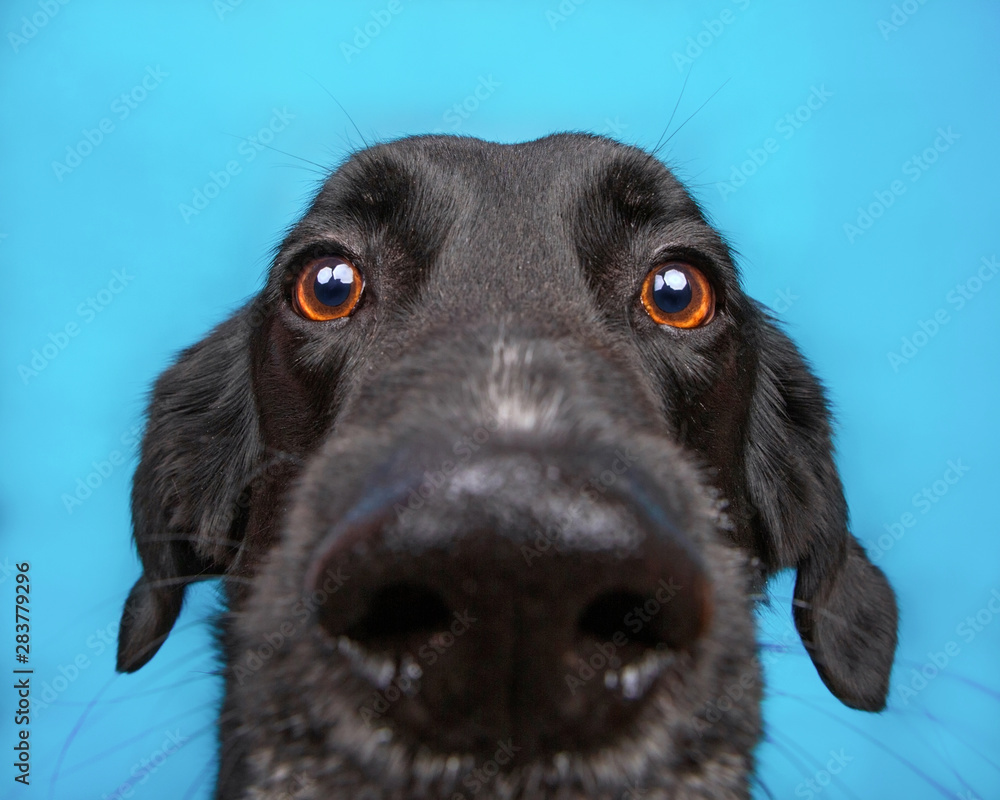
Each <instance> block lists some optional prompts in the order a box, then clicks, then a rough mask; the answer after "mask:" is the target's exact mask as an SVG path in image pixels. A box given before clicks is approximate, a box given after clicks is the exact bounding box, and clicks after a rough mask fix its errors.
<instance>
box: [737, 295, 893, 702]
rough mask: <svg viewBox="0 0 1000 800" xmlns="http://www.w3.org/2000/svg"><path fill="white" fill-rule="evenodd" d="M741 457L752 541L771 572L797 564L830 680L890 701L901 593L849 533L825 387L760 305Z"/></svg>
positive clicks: (813, 649) (800, 605) (801, 620)
mask: <svg viewBox="0 0 1000 800" xmlns="http://www.w3.org/2000/svg"><path fill="white" fill-rule="evenodd" d="M760 313H761V325H760V326H759V327H758V331H759V336H758V341H757V348H756V351H757V353H758V368H757V377H756V386H755V387H754V391H753V394H752V399H751V407H750V411H749V417H748V425H747V442H746V450H745V454H744V459H745V467H746V476H747V489H748V494H749V498H750V502H751V505H752V506H753V509H754V511H755V515H754V520H753V525H754V527H755V528H756V530H755V531H754V533H755V538H756V540H757V541H758V542H761V543H762V545H763V547H764V548H765V551H766V552H764V553H761V554H758V555H760V556H761V558H762V560H763V561H764V563H765V565H766V566H767V568H768V571H769V572H771V571H776V570H778V569H782V568H785V567H795V568H796V569H797V570H798V575H797V579H796V583H795V600H794V618H795V625H796V627H797V628H798V631H799V635H800V636H801V637H802V642H803V644H804V645H805V647H806V650H807V651H808V653H809V655H810V657H811V658H812V660H813V663H814V664H815V665H816V669H817V671H818V672H819V675H820V677H821V678H822V679H823V682H824V683H825V684H826V685H827V687H828V688H829V689H830V691H831V692H833V693H834V694H835V695H836V696H837V697H838V698H840V700H841V701H843V702H844V703H845V704H846V705H848V706H851V707H852V708H858V709H862V710H865V711H880V710H881V709H883V708H884V707H885V701H886V695H887V693H888V690H889V674H890V672H891V670H892V662H893V657H894V654H895V650H896V624H897V611H896V598H895V595H894V594H893V591H892V588H891V587H890V586H889V582H888V581H887V580H886V577H885V575H884V574H883V573H882V571H881V570H880V569H878V567H876V566H874V565H873V564H872V563H871V562H870V561H869V560H868V557H867V555H866V554H865V552H864V549H863V548H862V547H861V545H860V544H858V542H857V540H856V539H855V538H854V537H853V536H852V535H851V534H850V532H849V531H848V523H847V504H846V502H845V500H844V491H843V487H842V486H841V482H840V476H839V474H838V473H837V468H836V466H835V464H834V460H833V444H832V441H831V434H830V413H829V409H828V406H827V401H826V398H825V395H824V391H823V387H822V386H821V385H820V383H819V381H818V380H817V379H816V378H815V377H814V376H813V374H812V372H811V371H810V369H809V367H808V365H807V364H806V362H805V360H804V359H803V357H802V355H801V354H800V353H799V352H798V350H797V349H796V347H795V345H794V344H793V343H792V342H791V340H790V339H789V338H788V337H787V336H785V335H784V334H783V333H782V332H781V331H779V330H778V328H777V327H776V325H775V322H774V320H773V319H771V318H770V317H768V315H767V314H766V313H765V312H763V310H761V311H760Z"/></svg>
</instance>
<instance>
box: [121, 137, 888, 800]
mask: <svg viewBox="0 0 1000 800" xmlns="http://www.w3.org/2000/svg"><path fill="white" fill-rule="evenodd" d="M329 254H334V255H339V256H342V257H345V258H349V259H350V260H351V261H352V262H353V263H354V264H355V265H356V266H357V267H358V268H359V269H360V270H361V272H362V273H363V274H364V277H365V282H366V283H365V290H364V293H363V295H362V297H361V300H360V303H359V305H358V307H357V309H356V310H355V312H354V313H353V315H351V316H350V317H347V318H345V319H340V320H336V321H330V322H311V321H307V320H305V319H302V318H301V317H299V316H297V315H296V314H295V312H294V311H293V309H292V307H291V303H290V295H291V286H292V283H293V281H294V279H295V276H296V275H297V274H298V272H299V271H300V270H301V269H302V268H303V266H304V265H305V263H306V262H307V261H308V260H309V259H311V258H315V257H317V256H319V255H329ZM667 259H672V260H681V261H685V262H687V263H690V264H693V265H695V266H697V267H698V268H699V269H700V270H702V271H703V272H704V273H705V275H706V276H707V277H708V279H709V280H710V282H711V283H712V284H713V286H714V288H715V292H716V295H717V310H716V315H715V318H714V319H713V320H712V321H711V322H710V323H708V324H707V325H705V326H703V327H700V328H695V329H691V330H681V329H674V328H669V327H663V326H658V325H657V324H656V323H654V322H653V321H652V320H651V319H650V317H649V316H648V315H647V314H646V313H645V311H644V309H643V307H642V305H641V303H640V302H639V287H640V285H641V283H642V280H643V278H644V277H645V275H646V274H647V273H648V272H649V271H650V270H651V269H652V268H654V267H655V266H656V265H657V264H658V263H662V262H663V261H664V260H667ZM615 459H618V460H617V461H615ZM448 464H452V465H454V467H455V469H454V470H452V469H451V468H450V467H448V466H446V465H448ZM613 464H615V465H618V464H624V465H625V466H624V467H623V471H621V472H619V471H618V467H617V466H615V467H614V469H613V470H612V465H613ZM605 473H606V474H607V475H612V479H611V480H610V482H608V481H607V480H604V478H601V480H600V481H597V480H596V476H602V475H605ZM132 501H133V518H134V526H135V539H136V543H137V546H138V549H139V554H140V557H141V559H142V563H143V569H144V572H143V575H142V577H141V578H140V579H139V581H138V582H137V583H136V585H135V587H134V588H133V590H132V592H131V594H130V595H129V598H128V601H127V602H126V607H125V613H124V616H123V621H122V626H121V632H120V636H119V652H118V668H119V669H120V670H123V671H133V670H136V669H138V668H139V667H141V666H142V665H143V664H144V663H146V661H148V660H149V659H150V658H151V657H152V656H153V654H154V653H155V652H156V650H157V649H158V648H159V646H160V645H161V643H162V641H163V639H164V638H165V637H166V635H167V634H168V633H169V631H170V628H171V626H172V625H173V623H174V620H175V619H176V617H177V615H178V613H179V610H180V607H181V602H182V598H183V593H184V588H185V586H186V584H187V583H189V582H190V581H193V580H198V579H200V578H204V577H208V576H213V575H221V576H223V577H224V585H225V587H226V591H227V595H228V597H229V601H230V613H229V614H228V615H227V618H226V620H225V621H224V634H223V640H224V650H225V662H226V665H227V669H226V681H227V689H226V700H225V706H224V713H223V717H222V721H221V738H222V754H221V764H220V772H219V778H218V783H217V795H218V797H220V798H242V797H248V798H249V797H253V798H283V797H300V798H313V797H316V798H318V797H324V798H326V797H344V798H349V797H350V798H357V797H372V798H389V797H398V798H409V797H414V798H416V797H455V796H463V797H471V796H473V795H475V796H476V797H479V798H494V797H496V798H499V797H513V796H517V797H524V798H548V797H557V796H558V797H567V798H569V797H577V798H583V797H588V798H590V797H608V798H611V797H614V798H619V797H623V796H629V795H628V794H627V793H628V792H633V795H632V796H641V797H645V798H659V797H672V798H709V797H712V798H722V797H733V798H737V797H746V796H747V792H748V789H747V785H748V784H747V782H748V777H749V775H750V773H751V772H752V769H753V748H754V745H755V743H756V741H757V739H758V737H759V733H760V719H759V699H760V685H759V674H758V672H759V670H758V666H757V663H756V659H755V648H754V641H753V623H752V616H751V614H752V605H753V601H752V599H751V598H752V596H754V595H755V594H756V592H757V591H758V590H759V588H760V587H761V586H762V584H763V582H764V581H765V580H766V579H767V578H768V577H769V576H770V575H772V574H774V573H775V572H777V571H778V570H781V569H784V568H793V569H796V570H797V571H798V577H797V581H796V588H795V607H794V615H795V622H796V625H797V626H798V629H799V632H800V634H801V635H802V639H803V642H804V643H805V646H806V647H807V649H808V651H809V653H810V655H811V657H812V659H813V661H814V662H815V664H816V667H817V669H818V671H819V674H820V675H821V677H822V678H823V680H824V681H825V683H826V684H827V686H828V687H829V688H830V690H831V691H832V692H833V693H834V694H835V695H837V697H839V698H840V699H841V700H843V702H845V703H846V704H848V705H850V706H852V707H855V708H859V709H865V710H880V709H881V708H882V707H883V705H884V703H885V698H886V692H887V688H888V678H889V672H890V669H891V665H892V660H893V654H894V651H895V645H896V606H895V599H894V596H893V593H892V590H891V589H890V587H889V585H888V583H887V581H886V579H885V577H884V576H883V574H882V573H881V572H880V571H879V570H878V569H877V568H876V567H874V566H872V565H871V563H869V561H868V559H867V557H866V556H865V554H864V551H863V550H862V548H861V547H860V545H858V543H857V541H856V540H855V539H854V537H853V536H851V534H850V533H849V532H848V528H847V509H846V505H845V502H844V498H843V492H842V489H841V484H840V480H839V477H838V475H837V470H836V467H835V464H834V461H833V455H832V445H831V438H830V427H829V415H828V410H827V404H826V400H825V398H824V394H823V390H822V388H821V386H820V385H819V383H818V381H817V380H816V379H815V378H814V377H813V375H812V374H811V372H810V370H809V368H808V366H807V365H806V364H805V363H804V361H803V359H802V357H801V355H800V354H799V353H798V351H797V350H796V348H795V346H794V345H793V344H792V343H791V342H790V341H789V339H788V338H787V337H786V336H785V335H784V334H783V333H782V332H781V331H780V330H779V329H778V328H777V327H776V325H775V323H774V321H773V320H772V319H771V318H770V317H769V316H768V315H767V313H766V312H765V311H764V310H763V309H762V308H761V307H760V306H759V305H757V304H756V303H755V302H754V301H752V300H751V299H749V298H748V297H747V296H746V295H744V294H743V292H742V291H741V289H740V286H739V279H738V275H737V272H736V268H735V266H734V264H733V261H732V258H731V256H730V253H729V251H728V248H727V246H726V244H725V242H724V241H723V240H722V238H721V237H720V236H719V235H718V234H717V233H716V232H715V231H714V230H713V229H712V228H711V227H710V226H709V225H708V224H707V222H706V221H705V219H704V216H703V215H702V213H701V211H700V210H699V209H698V207H697V205H696V204H695V203H694V201H693V200H692V199H691V198H690V197H689V196H688V194H687V193H686V192H685V190H684V189H683V187H682V186H681V185H680V184H679V183H678V182H677V181H676V179H675V178H674V177H673V176H672V175H671V174H670V172H669V171H668V170H667V169H666V168H665V167H663V166H662V164H660V162H658V161H657V160H656V159H654V158H653V157H652V156H650V155H648V154H646V153H644V152H642V151H640V150H637V149H634V148H630V147H626V146H623V145H620V144H617V143H614V142H612V141H609V140H607V139H603V138H599V137H592V136H585V135H559V136H552V137H548V138H545V139H541V140H539V141H536V142H530V143H527V144H521V145H496V144H490V143H486V142H482V141H478V140H474V139H460V138H451V137H414V138H410V139H403V140H400V141H397V142H393V143H390V144H384V145H379V146H376V147H373V148H370V149H367V150H364V151H361V152H359V153H357V154H355V155H354V156H352V157H351V158H350V159H349V160H348V161H347V162H346V163H345V164H344V165H343V166H342V167H341V168H340V169H339V170H337V171H336V172H335V173H334V174H333V175H332V176H331V177H330V178H329V179H328V180H327V181H326V183H325V185H324V186H323V188H322V190H321V191H320V192H319V194H318V196H317V198H316V200H315V201H314V203H313V204H312V206H311V208H310V209H309V211H308V212H307V213H306V215H305V216H304V217H303V219H302V220H301V221H300V222H299V223H298V224H297V225H296V226H295V227H294V228H293V229H292V230H291V231H290V232H289V234H288V236H287V237H286V239H285V241H284V242H283V244H282V246H281V248H280V249H279V251H278V253H277V256H276V257H275V259H274V264H273V267H272V269H271V273H270V277H269V279H268V282H267V285H266V286H265V288H264V289H263V290H262V291H261V292H260V294H259V295H258V296H257V297H256V298H255V299H254V300H253V301H251V302H250V303H249V304H248V305H247V306H246V307H245V308H244V309H243V310H241V311H240V312H238V313H237V314H236V315H235V316H234V317H233V318H232V319H230V320H228V321H227V322H225V323H223V324H222V325H220V326H219V327H218V328H217V329H216V330H215V331H213V332H212V333H211V334H210V335H209V336H208V337H207V338H206V339H205V340H204V341H203V342H201V343H199V344H198V345H195V346H194V347H192V348H190V349H189V350H187V351H185V352H184V353H183V354H182V355H181V357H180V358H179V359H178V361H177V363H176V364H174V365H173V366H172V367H171V368H170V369H169V370H167V371H166V372H165V373H164V374H163V375H162V376H161V378H160V379H159V381H158V382H157V384H156V388H155V390H154V393H153V398H152V402H151V404H150V409H149V421H148V424H147V427H146V433H145V438H144V441H143V449H142V461H141V463H140V465H139V468H138V470H137V471H136V475H135V480H134V488H133V497H132ZM411 506H412V507H413V508H412V509H411V508H410V507H411ZM666 578H669V579H670V580H673V581H675V582H676V583H675V584H671V585H674V586H675V587H676V588H675V589H674V590H671V592H668V593H667V594H663V595H657V594H656V592H657V591H659V590H658V589H657V587H658V586H661V585H664V584H660V583H658V581H660V580H664V579H666ZM400 587H402V588H400ZM656 597H659V598H660V601H662V602H659V601H656V599H655V598H656ZM664 598H666V599H664ZM644 599H645V601H654V602H657V603H658V605H659V608H658V609H657V611H656V612H655V613H653V612H649V614H647V616H650V620H648V621H646V622H644V623H642V624H639V623H635V624H636V625H638V626H639V629H638V630H636V629H635V628H634V627H633V626H632V623H630V622H626V621H625V620H627V619H628V616H627V612H628V611H629V609H630V608H631V606H630V605H629V603H631V602H633V601H635V602H636V603H641V602H644ZM386 604H387V605H386ZM466 604H467V610H468V614H467V617H466V623H465V627H466V630H463V631H461V632H460V633H458V634H454V633H453V634H452V642H453V643H452V644H449V645H447V646H445V645H444V644H442V642H445V641H447V635H446V634H447V631H448V629H449V627H450V626H451V625H453V624H457V622H455V620H457V619H458V617H455V619H454V620H453V618H452V617H453V616H454V615H459V616H461V614H462V613H463V609H466ZM622 612H625V616H624V617H623V616H622ZM616 615H617V616H616ZM469 619H474V620H475V621H474V622H469V621H468V620H469ZM632 619H633V621H634V620H635V617H633V618H632ZM454 630H455V629H452V631H454ZM619 631H629V632H631V633H632V634H633V635H631V636H628V637H626V638H627V642H626V643H624V644H621V643H619V644H616V645H615V647H614V650H615V652H614V654H613V655H612V656H609V655H608V653H609V652H610V651H609V642H611V641H612V636H613V635H617V633H618V632H619ZM442 637H444V638H442ZM615 641H620V640H615ZM432 645H433V646H432ZM421 647H425V648H426V647H431V649H428V650H426V651H424V650H421ZM599 648H603V653H604V656H605V662H607V661H608V659H609V658H611V659H612V660H611V663H604V664H602V662H601V659H600V658H599V656H598V654H599V653H601V652H602V651H601V650H600V649H599ZM422 653H424V655H420V654H422ZM432 655H433V656H434V659H433V660H431V656H432ZM415 659H419V661H415ZM616 659H617V660H616ZM588 661H589V662H590V663H591V664H602V665H601V666H600V667H599V668H598V669H597V670H596V673H597V677H595V678H593V679H590V678H587V677H586V676H587V675H589V674H591V673H592V672H595V670H593V669H592V668H590V672H588V671H587V669H588V667H587V663H586V662H588ZM414 663H416V664H417V666H419V667H420V670H419V672H420V674H419V676H417V677H413V676H414V675H415V674H416V672H415V671H412V672H413V674H410V673H406V672H405V671H404V672H401V671H400V670H403V669H404V667H406V665H408V664H409V665H410V666H411V667H412V665H413V664H414ZM643 665H645V666H643ZM639 667H643V669H647V670H648V671H647V672H646V673H642V675H645V676H646V677H644V678H642V681H641V689H640V690H634V691H633V690H626V688H624V687H625V686H626V679H627V678H628V679H629V680H631V679H632V678H635V676H636V675H640V672H641V670H639ZM633 668H635V669H633ZM382 670H385V674H384V675H382V676H380V675H379V674H378V673H379V672H380V671H382ZM394 670H395V671H394ZM602 670H603V672H602ZM630 670H632V671H630ZM389 675H391V680H392V682H391V683H389V684H386V683H385V681H386V680H387V676H389ZM407 676H409V678H410V679H411V680H409V683H407ZM574 679H576V680H579V681H580V684H579V685H576V684H574V683H573V680H574ZM619 681H620V683H619ZM401 684H406V685H407V686H408V687H409V688H408V689H407V688H406V687H404V689H403V690H402V691H400V685H401ZM630 685H631V684H630ZM735 685H738V686H740V687H742V689H741V691H740V692H739V698H738V699H737V700H734V701H733V702H731V703H728V702H727V703H719V702H718V701H719V700H720V699H721V698H722V697H723V696H728V697H731V696H732V694H733V693H732V691H728V692H727V689H731V688H732V687H733V686H735ZM393 687H395V689H396V691H395V692H394V693H393V692H392V691H391V690H392V689H393ZM633 689H634V686H633ZM390 694H394V696H395V699H392V700H390V699H387V698H389V695H390ZM380 697H381V702H380V701H379V698H380ZM383 706H384V708H383ZM490 764H492V765H493V766H488V765H490Z"/></svg>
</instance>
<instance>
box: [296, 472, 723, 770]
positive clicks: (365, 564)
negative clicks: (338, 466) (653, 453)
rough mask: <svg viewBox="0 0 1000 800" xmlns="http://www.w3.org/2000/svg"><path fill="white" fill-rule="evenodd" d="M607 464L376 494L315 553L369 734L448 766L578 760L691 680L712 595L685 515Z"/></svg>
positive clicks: (333, 633)
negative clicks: (666, 691) (656, 688)
mask: <svg viewBox="0 0 1000 800" xmlns="http://www.w3.org/2000/svg"><path fill="white" fill-rule="evenodd" d="M613 458H614V457H613V456H612V455H611V454H603V455H601V454H599V455H597V456H592V457H590V459H589V461H590V463H587V462H588V459H587V458H584V457H579V456H578V457H575V458H570V459H563V462H562V463H553V461H552V460H551V459H547V460H546V461H542V460H540V459H538V458H536V457H534V456H528V455H525V454H508V455H495V456H493V457H491V458H489V459H485V460H481V461H479V462H477V463H475V464H468V465H465V466H463V468H461V469H457V470H455V471H454V472H453V473H452V474H451V475H444V474H441V473H436V472H435V471H433V470H431V471H425V472H424V473H423V474H422V475H421V477H420V478H419V479H414V478H413V477H409V478H406V479H402V480H395V479H388V480H383V481H382V482H381V483H378V482H377V483H376V484H375V485H374V486H370V487H369V489H368V491H367V492H366V494H365V496H364V497H362V498H361V499H360V500H359V501H358V503H357V504H356V505H355V506H354V508H353V509H352V510H351V511H350V512H348V513H347V514H346V515H344V516H343V517H342V518H341V519H340V520H338V521H337V522H336V523H335V524H334V525H333V527H332V528H331V530H330V531H329V533H328V534H327V536H326V537H325V539H324V540H323V542H322V543H321V545H320V547H319V548H318V550H317V553H316V557H315V559H314V561H313V564H312V568H311V570H310V573H309V575H308V577H307V589H308V590H309V591H313V590H316V589H318V588H319V587H321V586H322V585H323V584H324V582H327V581H328V577H329V576H330V575H339V576H346V577H345V578H344V579H343V580H342V581H340V582H341V583H342V587H341V588H340V589H339V590H338V591H337V592H336V593H334V594H332V595H330V597H329V599H328V600H327V602H326V603H325V604H324V605H323V606H322V607H321V608H320V610H319V611H318V614H317V621H318V623H319V626H320V629H321V631H322V633H321V635H322V636H324V637H327V638H328V641H329V643H330V645H331V647H335V648H336V650H338V651H339V654H338V656H337V657H340V658H345V659H346V660H347V662H348V663H349V664H350V672H351V675H352V678H351V680H352V682H353V684H354V685H355V687H356V688H357V694H356V696H357V711H358V713H359V715H360V716H361V717H362V719H364V720H365V722H367V723H368V724H369V725H372V726H374V727H377V728H380V729H385V732H387V733H389V734H390V735H396V734H397V733H398V735H400V736H403V737H408V738H409V740H410V741H413V742H416V743H419V744H422V745H427V746H429V747H432V748H435V749H437V750H438V751H440V752H459V753H469V752H490V753H492V752H494V751H496V749H497V747H498V743H508V746H509V747H513V748H522V749H523V751H524V752H526V753H531V754H532V755H537V754H538V753H539V752H552V753H557V752H562V751H577V752H579V751H585V750H592V749H594V748H599V747H600V746H601V745H602V743H605V742H611V741H613V740H614V739H615V738H616V737H617V736H619V735H621V734H622V733H623V732H624V731H626V730H627V729H628V726H629V725H630V724H632V723H634V722H635V720H636V719H637V718H638V717H639V716H640V715H641V713H642V710H643V708H644V707H645V699H646V697H647V696H648V695H649V694H650V689H651V687H652V686H653V685H654V683H656V682H662V681H668V682H669V681H671V680H674V681H676V680H678V675H683V673H684V671H685V670H686V669H689V667H690V663H691V659H692V658H694V657H695V654H696V651H697V646H698V643H699V640H700V639H701V637H702V635H703V634H704V632H705V631H706V628H707V626H708V625H709V622H710V619H711V610H712V609H711V585H710V581H709V579H708V577H707V574H706V571H705V569H704V567H703V564H702V562H701V560H700V557H699V555H698V553H697V552H696V550H695V548H694V546H693V544H692V542H691V540H690V538H689V537H688V536H687V535H685V532H684V525H685V520H684V519H682V518H681V517H682V516H683V514H682V513H680V512H677V511H671V510H669V509H666V508H664V507H663V506H662V505H660V504H659V503H658V502H656V500H655V499H654V498H655V497H656V492H655V491H654V490H653V488H652V487H651V482H650V481H649V480H648V479H647V478H646V477H645V476H644V475H643V474H642V473H641V471H640V470H639V469H638V468H637V467H635V466H634V465H633V466H630V467H629V470H628V471H627V473H623V474H621V475H618V474H617V473H614V472H612V473H611V474H614V475H615V478H616V479H615V480H614V481H612V482H611V483H610V485H605V483H603V482H599V481H594V480H593V477H592V476H593V475H598V474H602V473H603V472H607V470H602V469H599V468H598V467H600V465H601V462H610V461H612V460H613Z"/></svg>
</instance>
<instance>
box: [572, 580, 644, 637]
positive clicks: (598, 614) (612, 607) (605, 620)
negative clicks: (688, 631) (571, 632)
mask: <svg viewBox="0 0 1000 800" xmlns="http://www.w3.org/2000/svg"><path fill="white" fill-rule="evenodd" d="M645 602H646V598H645V597H643V596H642V595H641V594H638V593H637V592H626V591H617V592H605V593H604V594H602V595H600V596H598V597H597V598H595V599H594V600H593V602H591V604H590V605H589V606H587V607H586V608H585V609H584V610H583V613H582V614H580V621H579V622H578V623H577V627H578V629H579V632H580V633H581V634H582V635H583V636H585V637H593V638H594V639H598V640H600V641H602V642H604V641H611V640H612V639H613V638H614V637H615V636H616V635H617V636H621V634H622V633H623V632H627V633H626V635H627V636H628V638H629V639H630V640H631V641H633V642H636V643H637V644H642V645H646V646H648V647H655V646H656V645H658V644H660V640H659V639H657V638H656V636H655V634H654V633H653V630H652V628H651V626H649V625H643V627H642V628H641V629H640V630H639V631H638V632H635V631H633V630H632V629H631V628H629V627H626V618H627V617H629V615H630V614H632V615H634V612H635V609H637V608H642V607H643V605H644V604H645Z"/></svg>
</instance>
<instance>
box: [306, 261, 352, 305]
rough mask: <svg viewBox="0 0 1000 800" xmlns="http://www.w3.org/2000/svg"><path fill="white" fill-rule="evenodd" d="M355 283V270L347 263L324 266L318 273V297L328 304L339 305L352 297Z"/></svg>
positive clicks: (324, 303) (316, 289)
mask: <svg viewBox="0 0 1000 800" xmlns="http://www.w3.org/2000/svg"><path fill="white" fill-rule="evenodd" d="M353 283H354V271H353V270H352V269H351V268H350V267H349V266H347V264H344V263H340V264H337V265H336V266H335V267H323V269H321V270H320V271H319V272H317V273H316V285H315V287H314V291H315V292H316V299H317V300H319V301H320V302H321V303H322V304H323V305H326V306H339V305H341V304H342V303H344V302H345V301H346V300H347V298H348V297H350V294H351V284H353Z"/></svg>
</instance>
